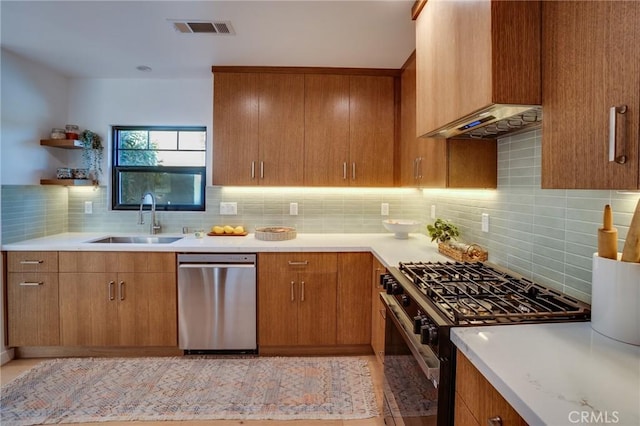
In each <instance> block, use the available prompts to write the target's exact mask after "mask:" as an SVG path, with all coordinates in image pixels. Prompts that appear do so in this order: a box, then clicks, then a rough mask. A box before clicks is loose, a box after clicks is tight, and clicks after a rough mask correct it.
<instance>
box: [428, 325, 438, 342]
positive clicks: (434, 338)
mask: <svg viewBox="0 0 640 426" xmlns="http://www.w3.org/2000/svg"><path fill="white" fill-rule="evenodd" d="M437 342H438V327H436V326H435V325H433V324H432V325H430V326H429V344H430V345H435V344H436V343H437Z"/></svg>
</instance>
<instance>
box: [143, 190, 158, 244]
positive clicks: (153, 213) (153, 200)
mask: <svg viewBox="0 0 640 426" xmlns="http://www.w3.org/2000/svg"><path fill="white" fill-rule="evenodd" d="M147 196H149V197H150V198H151V224H150V225H149V233H150V234H151V235H153V234H155V233H157V232H158V231H159V230H160V229H161V226H160V224H159V223H157V222H156V197H155V195H153V192H145V193H144V194H143V195H142V199H141V200H140V212H139V213H138V225H144V217H143V216H142V206H143V205H144V200H146V198H147Z"/></svg>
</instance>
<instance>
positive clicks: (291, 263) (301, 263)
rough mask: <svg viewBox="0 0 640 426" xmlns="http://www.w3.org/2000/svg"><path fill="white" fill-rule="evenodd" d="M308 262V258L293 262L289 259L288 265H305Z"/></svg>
mask: <svg viewBox="0 0 640 426" xmlns="http://www.w3.org/2000/svg"><path fill="white" fill-rule="evenodd" d="M308 264H309V261H308V260H303V261H302V262H294V261H293V260H290V261H289V266H307V265H308Z"/></svg>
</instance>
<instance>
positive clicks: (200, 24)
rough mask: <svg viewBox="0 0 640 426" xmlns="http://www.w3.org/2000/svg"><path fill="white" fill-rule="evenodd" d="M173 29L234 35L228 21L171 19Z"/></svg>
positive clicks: (185, 31)
mask: <svg viewBox="0 0 640 426" xmlns="http://www.w3.org/2000/svg"><path fill="white" fill-rule="evenodd" d="M169 22H171V23H172V24H173V29H174V30H176V31H177V32H179V33H184V34H217V35H234V34H235V33H236V32H235V31H234V30H233V27H232V26H231V22H230V21H197V20H179V21H178V20H173V19H170V20H169Z"/></svg>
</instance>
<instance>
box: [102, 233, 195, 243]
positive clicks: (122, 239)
mask: <svg viewBox="0 0 640 426" xmlns="http://www.w3.org/2000/svg"><path fill="white" fill-rule="evenodd" d="M182 238H183V237H154V236H152V235H150V236H148V237H143V236H135V237H105V238H101V239H99V240H94V241H89V242H90V243H97V244H170V243H173V242H174V241H178V240H181V239H182Z"/></svg>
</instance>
